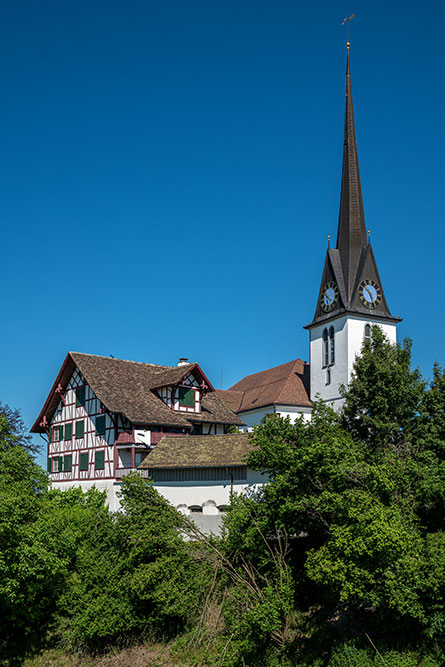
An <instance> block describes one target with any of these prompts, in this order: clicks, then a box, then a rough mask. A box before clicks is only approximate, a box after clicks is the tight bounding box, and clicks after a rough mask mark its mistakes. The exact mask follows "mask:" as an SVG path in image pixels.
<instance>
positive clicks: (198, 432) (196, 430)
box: [192, 424, 202, 435]
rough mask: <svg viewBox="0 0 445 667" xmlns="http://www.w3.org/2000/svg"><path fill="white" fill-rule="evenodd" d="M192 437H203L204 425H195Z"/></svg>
mask: <svg viewBox="0 0 445 667" xmlns="http://www.w3.org/2000/svg"><path fill="white" fill-rule="evenodd" d="M192 435H202V424H193V428H192Z"/></svg>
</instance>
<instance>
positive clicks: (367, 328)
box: [365, 324, 371, 343]
mask: <svg viewBox="0 0 445 667" xmlns="http://www.w3.org/2000/svg"><path fill="white" fill-rule="evenodd" d="M370 342H371V325H370V324H365V343H370Z"/></svg>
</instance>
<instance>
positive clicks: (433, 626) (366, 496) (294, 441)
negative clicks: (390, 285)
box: [226, 328, 444, 637]
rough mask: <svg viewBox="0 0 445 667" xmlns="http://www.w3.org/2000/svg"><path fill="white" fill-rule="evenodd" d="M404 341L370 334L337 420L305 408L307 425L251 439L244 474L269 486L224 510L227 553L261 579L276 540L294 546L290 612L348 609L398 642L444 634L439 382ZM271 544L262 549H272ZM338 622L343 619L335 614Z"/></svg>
mask: <svg viewBox="0 0 445 667" xmlns="http://www.w3.org/2000/svg"><path fill="white" fill-rule="evenodd" d="M410 350H411V346H410V343H409V342H405V343H404V344H403V345H401V346H393V345H391V344H390V343H389V342H388V341H387V339H386V338H385V337H384V335H383V334H382V333H381V331H380V329H379V328H374V329H373V336H372V340H371V342H370V343H369V344H366V345H365V346H364V349H363V352H362V355H361V356H360V357H358V358H357V360H356V363H355V366H354V371H353V376H352V380H351V383H350V385H349V387H348V391H344V396H345V407H344V411H343V413H342V414H340V415H336V414H335V413H333V412H332V411H331V410H330V409H329V408H328V407H326V406H325V405H323V404H321V403H318V404H315V405H314V412H313V418H312V421H311V422H310V423H305V422H303V421H302V420H299V421H297V422H296V423H295V424H291V423H290V421H289V420H288V419H280V418H276V419H273V420H271V419H269V420H267V421H264V422H263V423H262V424H261V425H260V426H259V427H257V428H255V429H254V433H253V435H252V438H253V442H254V444H255V445H256V447H255V449H254V451H253V452H252V453H251V454H250V456H249V459H248V465H249V466H250V467H253V468H254V469H257V470H261V471H263V472H266V473H268V474H269V475H270V481H269V483H268V484H267V485H266V486H265V487H264V488H263V489H262V490H261V491H259V492H258V493H257V494H256V495H254V496H252V497H250V498H238V499H235V500H234V502H233V503H232V506H231V509H230V512H229V515H228V518H227V524H226V528H227V538H226V547H227V549H228V553H230V557H231V558H232V559H233V561H234V562H236V561H237V559H238V560H239V561H240V562H241V560H242V559H243V558H245V559H248V560H250V562H252V563H253V564H255V566H256V567H261V568H266V569H267V561H268V559H269V560H270V557H269V556H268V549H267V548H265V547H264V545H263V540H262V537H264V536H266V538H267V539H268V540H269V541H270V545H271V544H272V541H273V534H274V531H275V530H277V529H279V530H285V531H286V532H287V534H288V535H289V536H290V538H291V547H292V548H291V552H290V554H289V564H290V567H291V569H292V575H293V580H294V581H295V582H296V585H295V607H296V608H298V607H300V609H306V610H309V609H311V608H314V607H315V606H317V605H318V606H319V607H320V608H324V609H326V610H328V609H330V610H331V613H333V612H332V610H333V609H337V610H341V609H348V610H349V613H351V612H352V611H354V610H355V613H359V614H361V615H362V616H363V615H364V616H363V617H366V618H367V619H368V621H366V622H372V623H373V624H374V627H376V625H375V624H377V625H378V626H379V627H380V630H381V631H382V632H383V630H384V628H385V627H387V626H388V623H391V627H392V628H393V629H394V631H396V630H397V628H398V629H399V631H400V634H399V637H400V636H403V633H406V632H407V629H408V628H410V632H412V636H415V631H416V630H417V632H418V633H419V634H418V636H419V637H420V636H421V635H422V633H426V634H427V635H428V636H431V637H438V636H439V635H440V633H441V632H443V629H444V616H443V598H442V594H443V591H442V588H441V586H442V584H441V582H442V581H443V571H444V552H443V532H442V531H441V524H440V521H441V518H440V517H441V516H442V518H443V514H441V509H442V510H443V494H444V483H443V463H442V459H441V458H440V455H439V454H438V452H439V450H440V451H442V450H441V447H442V445H443V443H442V439H443V406H444V393H443V382H444V376H443V372H442V371H441V370H440V369H439V368H438V367H436V368H435V371H434V376H433V381H432V382H431V384H430V386H427V385H426V383H425V382H424V381H423V379H422V377H421V375H420V373H419V371H417V370H415V371H412V370H411V367H410ZM270 545H269V546H270ZM338 613H340V611H338Z"/></svg>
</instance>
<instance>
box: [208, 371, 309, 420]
mask: <svg viewBox="0 0 445 667" xmlns="http://www.w3.org/2000/svg"><path fill="white" fill-rule="evenodd" d="M216 393H217V394H219V396H220V397H221V398H222V400H223V401H224V402H225V403H226V404H227V405H228V406H230V408H231V409H232V410H233V411H234V412H237V413H240V412H244V411H246V410H254V409H256V408H262V407H265V406H267V405H291V406H301V407H311V405H312V403H311V401H310V398H309V396H310V393H309V364H307V363H306V362H304V361H302V360H301V359H295V360H294V361H289V362H288V363H286V364H281V365H280V366H275V367H274V368H269V369H268V370H266V371H261V372H260V373H254V374H253V375H248V376H247V377H245V378H243V379H242V380H240V381H239V382H237V383H236V384H234V385H233V387H230V389H227V390H226V391H222V390H217V392H216Z"/></svg>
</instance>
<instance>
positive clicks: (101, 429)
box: [96, 415, 105, 435]
mask: <svg viewBox="0 0 445 667" xmlns="http://www.w3.org/2000/svg"><path fill="white" fill-rule="evenodd" d="M96 434H97V435H105V415H99V417H96Z"/></svg>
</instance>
